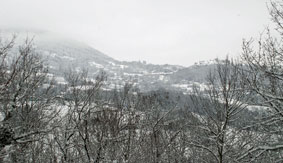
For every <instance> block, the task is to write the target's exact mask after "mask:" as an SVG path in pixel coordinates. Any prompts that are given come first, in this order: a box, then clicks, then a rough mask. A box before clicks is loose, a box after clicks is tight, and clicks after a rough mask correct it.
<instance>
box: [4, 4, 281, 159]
mask: <svg viewBox="0 0 283 163" xmlns="http://www.w3.org/2000/svg"><path fill="white" fill-rule="evenodd" d="M282 5H283V4H282V3H281V2H276V3H275V2H274V3H273V2H271V4H270V7H269V9H270V15H271V17H272V20H273V22H274V23H275V24H276V25H277V26H276V27H277V28H276V31H277V32H278V33H279V35H278V37H274V36H272V35H271V34H270V30H269V29H267V30H266V31H265V34H263V35H262V36H261V39H260V40H259V41H257V43H255V42H254V41H253V40H248V41H243V45H242V49H243V52H242V55H241V56H240V59H238V60H232V59H229V58H227V59H226V60H224V61H219V63H218V64H217V65H216V66H213V67H214V68H213V69H211V72H210V73H209V75H208V76H207V78H206V81H205V82H204V86H203V87H199V86H195V87H194V88H193V91H192V93H191V94H189V95H183V94H182V93H180V92H172V91H170V92H169V91H166V89H159V90H157V91H150V92H141V91H140V90H139V89H138V88H136V87H134V86H133V85H132V84H126V85H125V86H124V87H123V88H121V89H118V88H117V89H114V90H111V91H109V90H105V89H104V86H105V84H106V82H105V81H107V74H105V73H104V72H101V73H99V74H98V75H97V76H96V78H95V79H93V80H90V78H89V75H88V73H87V71H82V72H76V71H67V72H66V73H65V77H64V78H65V80H66V81H67V82H66V84H59V83H57V82H56V81H55V80H54V79H53V78H52V77H50V76H49V73H48V68H47V66H46V65H45V64H44V62H43V61H42V59H41V58H40V55H38V54H37V53H36V51H35V49H34V48H33V44H32V41H30V40H28V39H27V40H26V41H25V43H24V44H22V46H20V47H19V48H18V51H17V53H16V54H15V49H16V48H15V47H14V46H15V38H12V39H10V40H7V41H5V40H1V42H0V162H13V163H14V162H21V163H22V162H34V163H39V162H50V163H51V162H52V163H53V162H62V163H64V162H74V163H79V162H89V163H99V162H113V163H118V162H149V163H151V162H154V163H161V162H162V163H163V162H192V163H200V162H204V163H205V162H207V163H210V162H218V163H228V162H235V163H239V162H254V163H259V162H262V163H267V162H271V163H275V162H282V161H283V130H282V129H283V73H282V72H283V62H282V61H283V49H282V40H281V39H282V34H283V24H282V22H283V8H282ZM254 47H257V48H254ZM188 78H189V77H188Z"/></svg>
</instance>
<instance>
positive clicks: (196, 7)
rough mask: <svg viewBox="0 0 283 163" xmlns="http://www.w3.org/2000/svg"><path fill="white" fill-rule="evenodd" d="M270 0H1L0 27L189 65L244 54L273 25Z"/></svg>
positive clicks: (126, 56) (127, 56) (119, 55)
mask: <svg viewBox="0 0 283 163" xmlns="http://www.w3.org/2000/svg"><path fill="white" fill-rule="evenodd" d="M268 2H269V1H267V0H0V6H1V10H0V29H1V27H2V28H7V27H24V28H36V29H44V30H49V31H53V32H57V33H62V34H64V35H68V36H69V37H72V38H74V39H77V40H79V41H83V42H86V43H88V44H89V45H91V46H93V47H94V48H96V49H98V50H100V51H102V52H104V53H105V54H107V55H109V56H111V57H113V58H115V59H118V60H127V61H131V60H145V61H147V62H149V63H155V64H165V63H169V64H179V65H184V66H189V65H191V64H193V63H194V62H197V61H200V60H209V59H214V58H216V57H220V58H224V57H225V56H226V55H227V54H229V55H230V56H236V55H239V54H240V52H241V42H242V39H243V38H250V37H256V36H258V35H259V33H260V32H262V31H263V29H264V28H265V27H266V26H268V25H271V24H272V23H271V22H270V17H269V15H268V10H267V3H268Z"/></svg>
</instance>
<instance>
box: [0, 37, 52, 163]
mask: <svg viewBox="0 0 283 163" xmlns="http://www.w3.org/2000/svg"><path fill="white" fill-rule="evenodd" d="M13 46H14V38H13V39H12V40H11V41H10V42H8V43H6V44H4V43H3V42H1V47H0V50H1V52H0V54H1V55H0V58H1V65H0V73H1V77H0V104H1V105H0V107H1V108H0V113H1V116H2V117H3V118H2V121H1V135H0V137H1V141H0V142H1V143H0V150H1V153H4V155H1V158H2V159H3V158H4V159H8V160H10V161H12V162H17V161H25V162H28V161H29V160H32V158H31V159H27V158H26V156H27V155H28V154H29V150H31V148H30V147H31V145H36V143H35V142H37V141H38V140H40V139H41V138H42V137H43V136H45V135H46V134H47V133H48V132H50V130H52V129H53V125H52V122H53V119H54V117H55V115H56V113H57V111H56V110H55V109H54V108H52V107H51V104H52V101H53V100H52V99H53V96H52V87H53V84H52V82H50V81H48V80H47V78H46V74H47V69H46V68H45V67H44V66H43V63H42V61H41V59H40V57H39V55H38V54H37V53H36V52H35V51H34V49H33V46H32V40H29V39H27V40H26V41H25V43H24V44H23V45H22V46H20V47H19V50H18V52H17V53H15V50H14V47H13ZM44 84H45V85H46V87H45V88H43V87H42V86H43V85H44ZM7 154H8V155H7ZM34 157H36V156H34ZM6 161H7V160H6Z"/></svg>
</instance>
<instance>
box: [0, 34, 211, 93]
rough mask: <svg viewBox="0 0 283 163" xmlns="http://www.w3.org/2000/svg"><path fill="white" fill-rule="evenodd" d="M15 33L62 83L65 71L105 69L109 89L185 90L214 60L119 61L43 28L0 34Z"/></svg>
mask: <svg viewBox="0 0 283 163" xmlns="http://www.w3.org/2000/svg"><path fill="white" fill-rule="evenodd" d="M13 34H15V35H16V37H17V41H18V43H19V44H20V43H21V42H23V41H24V40H25V39H26V38H29V39H33V43H34V47H35V49H36V51H37V52H38V53H39V54H40V55H42V58H43V59H44V60H45V61H46V64H47V65H48V66H49V71H50V73H52V74H53V75H55V78H56V79H57V81H58V82H60V83H64V82H66V81H65V80H64V73H66V72H67V71H70V70H72V71H77V72H81V71H83V70H87V71H88V75H89V76H90V77H93V78H94V77H95V76H96V75H97V74H98V73H99V72H101V71H105V72H106V74H107V76H108V78H107V79H108V80H107V82H108V88H109V89H113V88H115V87H118V88H119V87H122V86H123V85H124V84H125V83H131V84H133V85H135V86H136V87H138V88H139V89H141V90H142V91H151V90H157V89H160V88H166V89H168V90H176V91H182V92H184V93H188V92H190V91H191V89H192V86H193V85H200V86H201V84H202V83H203V82H204V79H205V77H206V75H207V74H208V72H209V71H210V69H212V68H213V67H214V65H215V61H213V60H211V61H207V62H199V63H196V64H195V65H192V66H190V67H183V66H179V65H169V64H164V65H155V64H150V63H146V62H144V61H131V62H128V61H119V60H116V59H113V58H111V57H109V56H107V55H106V54H104V53H103V52H101V51H99V50H97V49H95V48H93V47H91V46H89V45H87V44H86V43H83V42H79V41H76V40H73V39H70V38H67V37H64V36H60V35H58V34H55V33H52V32H49V31H44V30H21V29H6V30H2V31H1V36H4V38H9V37H11V36H12V35H13Z"/></svg>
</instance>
